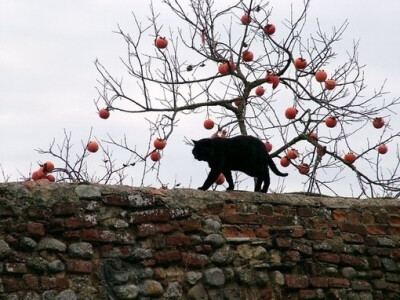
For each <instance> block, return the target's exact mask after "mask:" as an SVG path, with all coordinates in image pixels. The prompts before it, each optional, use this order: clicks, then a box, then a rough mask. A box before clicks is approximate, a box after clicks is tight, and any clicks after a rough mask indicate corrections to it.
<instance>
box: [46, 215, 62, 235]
mask: <svg viewBox="0 0 400 300" xmlns="http://www.w3.org/2000/svg"><path fill="white" fill-rule="evenodd" d="M64 230H65V219H61V218H55V219H51V220H50V221H49V223H48V231H49V232H60V231H64Z"/></svg>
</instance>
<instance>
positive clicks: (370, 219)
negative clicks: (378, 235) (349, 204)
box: [361, 212, 375, 224]
mask: <svg viewBox="0 0 400 300" xmlns="http://www.w3.org/2000/svg"><path fill="white" fill-rule="evenodd" d="M361 222H362V223H363V224H374V223H375V218H374V215H373V214H371V213H369V212H364V213H363V215H362V217H361Z"/></svg>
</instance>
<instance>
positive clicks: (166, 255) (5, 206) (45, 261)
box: [0, 182, 400, 300]
mask: <svg viewBox="0 0 400 300" xmlns="http://www.w3.org/2000/svg"><path fill="white" fill-rule="evenodd" d="M0 298H1V299H13V300H14V299H26V300H32V299H33V300H36V299H37V300H42V299H49V300H50V299H56V300H66V299H68V300H71V299H85V300H86V299H96V300H97V299H210V300H211V299H229V300H232V299H362V300H368V299H400V201H399V200H397V199H373V200H357V199H345V198H326V197H325V198H324V197H306V196H303V195H299V194H297V195H294V194H267V195H265V194H259V193H252V192H238V191H235V192H212V191H208V192H203V191H197V190H191V189H176V190H162V191H160V190H156V189H150V188H133V187H128V186H104V185H91V184H87V185H85V184H81V185H78V184H57V183H32V182H26V183H3V184H0Z"/></svg>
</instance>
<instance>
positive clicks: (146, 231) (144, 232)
mask: <svg viewBox="0 0 400 300" xmlns="http://www.w3.org/2000/svg"><path fill="white" fill-rule="evenodd" d="M156 232H157V227H156V225H155V224H153V223H142V224H139V225H138V230H137V235H138V236H139V237H146V236H151V235H155V234H156Z"/></svg>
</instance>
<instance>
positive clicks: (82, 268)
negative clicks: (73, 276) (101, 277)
mask: <svg viewBox="0 0 400 300" xmlns="http://www.w3.org/2000/svg"><path fill="white" fill-rule="evenodd" d="M66 270H67V272H70V273H80V274H85V273H86V274H88V273H92V271H93V265H92V262H91V261H87V260H68V261H67V263H66Z"/></svg>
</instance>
